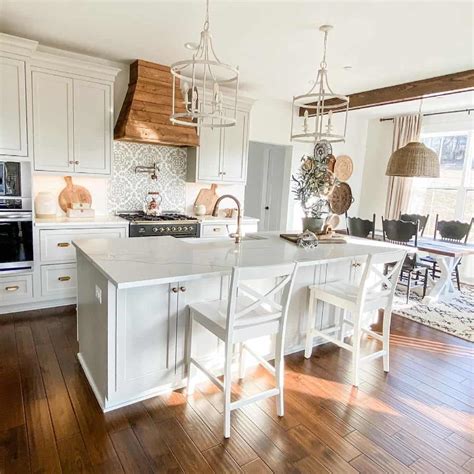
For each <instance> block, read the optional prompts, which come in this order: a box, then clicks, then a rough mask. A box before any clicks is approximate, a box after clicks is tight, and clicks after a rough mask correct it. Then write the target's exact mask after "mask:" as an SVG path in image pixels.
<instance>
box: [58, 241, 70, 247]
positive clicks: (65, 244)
mask: <svg viewBox="0 0 474 474" xmlns="http://www.w3.org/2000/svg"><path fill="white" fill-rule="evenodd" d="M70 245H71V244H70V243H69V242H58V247H69V246H70Z"/></svg>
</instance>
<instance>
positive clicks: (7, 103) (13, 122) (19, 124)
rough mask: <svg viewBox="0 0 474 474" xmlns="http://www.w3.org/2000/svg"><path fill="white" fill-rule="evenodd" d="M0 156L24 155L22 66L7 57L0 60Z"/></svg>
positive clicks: (23, 64)
mask: <svg viewBox="0 0 474 474" xmlns="http://www.w3.org/2000/svg"><path fill="white" fill-rule="evenodd" d="M0 155H12V156H27V155H28V147H27V136H26V87H25V63H24V61H18V60H17V59H10V58H0Z"/></svg>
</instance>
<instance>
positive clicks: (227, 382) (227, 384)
mask: <svg viewBox="0 0 474 474" xmlns="http://www.w3.org/2000/svg"><path fill="white" fill-rule="evenodd" d="M231 394H232V344H231V343H230V342H229V341H227V342H226V347H225V367H224V438H230V401H231Z"/></svg>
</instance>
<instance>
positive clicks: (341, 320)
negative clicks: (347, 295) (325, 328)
mask: <svg viewBox="0 0 474 474" xmlns="http://www.w3.org/2000/svg"><path fill="white" fill-rule="evenodd" d="M345 317H346V310H345V309H344V308H339V330H338V332H337V338H338V339H339V340H340V341H342V339H343V338H344V318H345Z"/></svg>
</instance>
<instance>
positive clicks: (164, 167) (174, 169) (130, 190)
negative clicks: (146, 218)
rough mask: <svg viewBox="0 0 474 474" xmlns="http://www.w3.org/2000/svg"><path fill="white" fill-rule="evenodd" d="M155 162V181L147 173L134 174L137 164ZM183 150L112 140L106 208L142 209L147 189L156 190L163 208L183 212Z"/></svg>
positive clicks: (184, 172) (184, 191) (184, 152)
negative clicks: (111, 158)
mask: <svg viewBox="0 0 474 474" xmlns="http://www.w3.org/2000/svg"><path fill="white" fill-rule="evenodd" d="M155 162H158V166H159V168H160V172H159V173H158V179H157V180H156V181H155V180H153V179H151V178H150V175H149V174H146V173H138V174H136V173H135V167H136V166H152V165H153V164H154V163H155ZM185 179H186V149H185V148H177V147H168V146H160V145H147V144H142V143H131V142H121V141H115V142H114V157H113V163H112V177H111V179H110V180H109V186H108V193H107V194H108V210H109V212H111V213H115V212H116V211H127V210H137V209H142V207H143V201H144V199H145V196H146V194H147V193H148V192H149V191H159V192H160V194H161V196H162V198H163V202H162V207H163V209H164V210H176V211H179V212H184V210H185V207H186V185H185Z"/></svg>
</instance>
